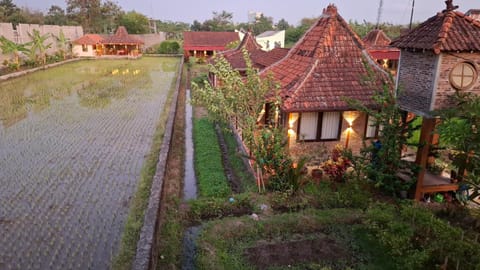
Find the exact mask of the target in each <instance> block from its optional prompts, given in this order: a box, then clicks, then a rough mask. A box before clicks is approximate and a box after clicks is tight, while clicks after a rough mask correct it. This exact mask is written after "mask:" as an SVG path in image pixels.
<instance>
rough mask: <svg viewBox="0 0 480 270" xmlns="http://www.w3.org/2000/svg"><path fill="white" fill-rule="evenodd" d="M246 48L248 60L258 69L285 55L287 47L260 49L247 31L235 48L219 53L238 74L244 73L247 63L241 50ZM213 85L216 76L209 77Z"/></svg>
mask: <svg viewBox="0 0 480 270" xmlns="http://www.w3.org/2000/svg"><path fill="white" fill-rule="evenodd" d="M244 50H246V51H247V52H248V54H249V55H250V60H251V61H252V65H253V67H254V68H256V69H258V70H259V71H261V70H263V69H265V68H266V67H268V66H270V65H272V64H274V63H275V62H277V61H278V60H280V59H282V58H283V57H285V55H287V53H288V49H284V48H276V49H274V50H271V51H268V52H267V51H264V50H262V46H260V44H258V43H257V41H256V40H255V37H254V36H253V34H252V33H251V32H247V33H246V34H245V35H244V36H243V39H242V41H241V42H240V44H239V45H238V46H237V47H236V48H235V49H230V50H227V51H223V52H220V55H222V56H223V57H225V59H226V60H227V61H228V62H229V63H230V65H231V66H232V68H233V69H235V70H238V71H239V72H240V74H242V75H244V74H245V71H246V69H247V64H246V63H245V59H244V56H243V51H244ZM211 80H212V82H213V83H214V85H215V84H216V78H214V77H211Z"/></svg>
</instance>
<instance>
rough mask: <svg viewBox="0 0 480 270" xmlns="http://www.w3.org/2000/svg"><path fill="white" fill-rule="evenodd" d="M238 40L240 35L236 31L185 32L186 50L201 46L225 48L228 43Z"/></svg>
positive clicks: (216, 48)
mask: <svg viewBox="0 0 480 270" xmlns="http://www.w3.org/2000/svg"><path fill="white" fill-rule="evenodd" d="M238 40H239V36H238V33H236V32H183V47H184V49H185V50H190V49H191V50H194V49H195V48H199V47H202V48H203V47H204V48H206V49H208V48H213V49H214V50H218V49H221V50H224V49H225V46H226V45H227V44H228V43H230V42H234V41H238Z"/></svg>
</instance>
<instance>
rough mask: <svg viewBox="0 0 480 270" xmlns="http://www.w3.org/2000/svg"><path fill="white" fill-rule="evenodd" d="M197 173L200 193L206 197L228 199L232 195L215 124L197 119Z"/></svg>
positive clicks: (195, 133) (195, 145)
mask: <svg viewBox="0 0 480 270" xmlns="http://www.w3.org/2000/svg"><path fill="white" fill-rule="evenodd" d="M193 128H194V129H193V132H194V136H193V137H194V138H193V141H194V147H195V172H196V174H197V181H198V187H199V192H200V195H201V196H204V197H226V196H228V194H230V193H231V189H230V186H229V185H228V180H227V178H226V176H225V173H224V169H223V164H222V160H221V156H222V155H221V150H220V146H219V145H218V141H217V135H216V134H215V129H214V126H213V123H211V122H210V121H209V120H208V119H207V118H201V119H195V121H194V125H193Z"/></svg>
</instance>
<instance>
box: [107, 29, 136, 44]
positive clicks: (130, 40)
mask: <svg viewBox="0 0 480 270" xmlns="http://www.w3.org/2000/svg"><path fill="white" fill-rule="evenodd" d="M102 43H103V44H143V43H144V42H143V41H141V40H138V39H136V38H134V37H132V36H130V35H129V34H128V32H127V29H126V28H125V27H124V26H119V27H118V29H117V31H116V32H115V35H112V36H109V37H107V38H106V39H104V40H103V42H102Z"/></svg>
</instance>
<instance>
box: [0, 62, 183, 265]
mask: <svg viewBox="0 0 480 270" xmlns="http://www.w3.org/2000/svg"><path fill="white" fill-rule="evenodd" d="M179 64H180V59H179V58H145V57H144V58H143V59H140V60H96V61H80V62H75V63H70V64H66V65H63V66H60V67H56V68H52V69H48V70H44V71H40V72H36V73H33V74H29V75H26V76H23V77H20V78H17V79H13V80H8V81H5V82H0V269H109V268H110V266H111V259H112V257H114V256H115V255H116V252H117V250H118V248H119V243H120V239H121V234H122V230H123V226H124V224H125V221H126V217H127V214H128V210H129V202H130V200H131V198H132V196H133V194H134V192H135V190H136V188H137V183H138V180H139V178H140V172H141V169H142V166H143V164H144V161H145V156H146V155H147V154H148V153H149V151H150V147H151V143H152V138H153V135H154V132H155V129H156V127H157V125H158V124H159V119H161V116H162V113H163V111H164V106H166V104H165V102H166V100H167V96H168V94H169V92H170V91H173V88H174V87H173V85H174V83H175V79H176V76H177V70H178V65H179Z"/></svg>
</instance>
